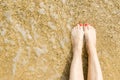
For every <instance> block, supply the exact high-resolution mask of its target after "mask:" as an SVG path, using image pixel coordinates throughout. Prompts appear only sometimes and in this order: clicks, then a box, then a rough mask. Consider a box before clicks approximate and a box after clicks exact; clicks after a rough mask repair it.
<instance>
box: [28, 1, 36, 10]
mask: <svg viewBox="0 0 120 80" xmlns="http://www.w3.org/2000/svg"><path fill="white" fill-rule="evenodd" d="M34 8H35V3H34V2H31V4H30V8H29V10H30V11H31V12H33V11H34Z"/></svg>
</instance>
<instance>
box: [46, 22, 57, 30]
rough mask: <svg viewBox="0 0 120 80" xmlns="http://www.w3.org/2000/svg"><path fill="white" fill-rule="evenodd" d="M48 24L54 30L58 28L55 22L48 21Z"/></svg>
mask: <svg viewBox="0 0 120 80" xmlns="http://www.w3.org/2000/svg"><path fill="white" fill-rule="evenodd" d="M48 26H49V27H50V28H51V29H52V30H56V26H55V25H54V24H53V22H50V21H49V22H48Z"/></svg>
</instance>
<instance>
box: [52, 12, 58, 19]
mask: <svg viewBox="0 0 120 80" xmlns="http://www.w3.org/2000/svg"><path fill="white" fill-rule="evenodd" d="M50 15H51V16H52V17H53V18H55V19H58V14H56V13H55V12H51V13H50Z"/></svg>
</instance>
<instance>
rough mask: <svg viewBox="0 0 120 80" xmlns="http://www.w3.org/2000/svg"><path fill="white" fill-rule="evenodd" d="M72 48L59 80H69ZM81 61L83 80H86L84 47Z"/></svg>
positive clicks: (86, 68)
mask: <svg viewBox="0 0 120 80" xmlns="http://www.w3.org/2000/svg"><path fill="white" fill-rule="evenodd" d="M72 54H73V53H72V48H71V51H70V55H69V56H68V57H67V61H66V65H65V68H64V71H63V73H62V76H61V78H60V80H69V74H70V66H71V62H72V56H73V55H72ZM82 60H83V73H84V80H87V73H88V54H87V50H86V47H85V46H84V48H83V55H82Z"/></svg>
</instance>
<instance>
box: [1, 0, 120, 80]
mask: <svg viewBox="0 0 120 80" xmlns="http://www.w3.org/2000/svg"><path fill="white" fill-rule="evenodd" d="M80 22H81V23H90V24H91V25H92V26H94V27H95V28H96V31H97V52H98V56H99V60H100V63H101V68H102V72H103V77H104V80H119V78H120V76H119V74H120V63H119V61H120V49H119V48H120V1H119V0H24V1H23V0H0V64H1V65H0V80H68V77H69V69H70V64H71V60H72V46H71V38H70V36H71V35H70V33H71V29H72V28H73V27H74V26H75V25H76V24H77V23H80ZM83 67H84V75H85V80H86V78H87V77H86V76H87V53H86V49H85V47H84V48H83Z"/></svg>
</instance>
